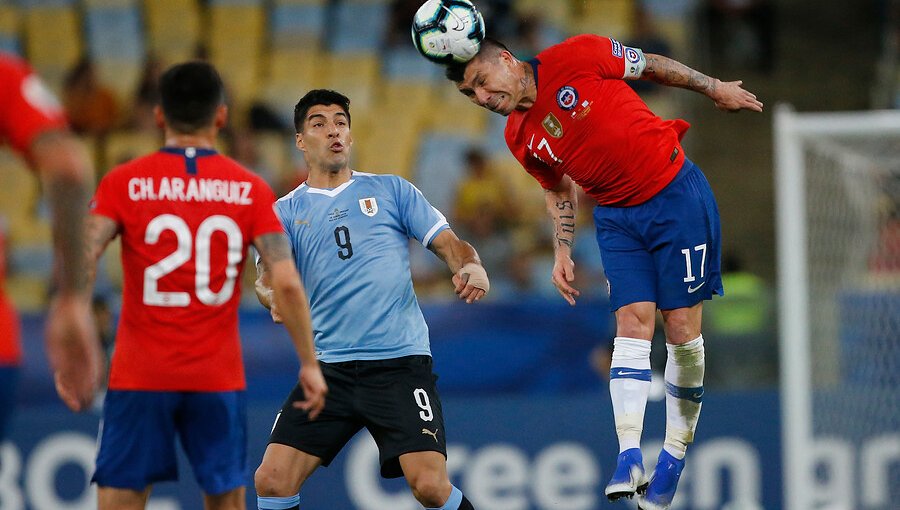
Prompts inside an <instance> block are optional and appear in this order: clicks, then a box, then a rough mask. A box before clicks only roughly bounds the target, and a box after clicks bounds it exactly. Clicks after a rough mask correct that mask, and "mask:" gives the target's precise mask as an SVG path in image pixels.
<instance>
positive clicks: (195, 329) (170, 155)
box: [91, 147, 283, 391]
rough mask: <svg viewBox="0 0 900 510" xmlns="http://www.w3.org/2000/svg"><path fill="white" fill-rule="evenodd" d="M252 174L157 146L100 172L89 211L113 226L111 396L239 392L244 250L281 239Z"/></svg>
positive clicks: (198, 152)
mask: <svg viewBox="0 0 900 510" xmlns="http://www.w3.org/2000/svg"><path fill="white" fill-rule="evenodd" d="M274 202H275V195H274V194H273V193H272V190H271V189H270V188H269V186H268V185H267V184H266V183H265V181H263V180H262V179H261V178H260V177H259V176H257V175H255V174H253V173H251V172H250V171H248V170H246V169H244V168H243V167H241V166H240V165H239V164H238V163H237V162H235V161H233V160H231V159H229V158H226V157H224V156H220V155H218V154H217V153H216V152H215V151H212V150H204V149H193V148H187V149H179V148H171V147H166V148H163V149H162V150H160V151H159V152H156V153H154V154H151V155H149V156H145V157H143V158H139V159H136V160H133V161H131V162H129V163H126V164H124V165H122V166H119V167H117V168H115V169H113V170H112V171H110V172H109V173H108V174H107V175H106V176H105V177H104V178H103V179H102V180H101V182H100V185H99V187H98V188H97V192H96V195H95V196H94V200H93V201H92V202H91V212H92V213H93V214H102V215H103V216H107V217H109V218H111V219H112V220H114V221H115V222H116V223H118V225H119V233H120V235H121V237H122V267H123V269H124V280H125V281H124V285H123V289H122V313H121V316H120V317H119V328H118V332H117V334H116V347H115V351H114V353H113V359H112V366H111V369H110V380H109V387H110V388H111V389H114V390H149V391H233V390H240V389H243V388H244V387H245V381H244V367H243V361H242V359H241V349H240V339H239V337H238V313H237V312H238V303H239V301H240V294H241V292H240V280H241V273H242V271H243V268H244V259H245V258H246V255H247V247H248V245H249V244H250V243H251V242H252V241H253V239H255V238H256V237H258V236H260V235H263V234H268V233H274V232H282V231H283V230H282V227H281V222H280V221H279V220H278V218H277V217H276V216H275V212H274V210H273V204H274Z"/></svg>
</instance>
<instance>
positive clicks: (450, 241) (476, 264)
mask: <svg viewBox="0 0 900 510" xmlns="http://www.w3.org/2000/svg"><path fill="white" fill-rule="evenodd" d="M428 249H430V250H431V251H433V252H434V253H435V255H437V256H438V257H440V258H441V260H443V261H444V262H446V263H447V267H449V268H450V271H452V272H453V277H452V281H453V287H454V290H455V291H456V295H457V296H459V298H460V299H465V300H466V303H474V302H475V301H478V300H479V299H481V298H483V297H484V295H485V294H487V293H488V291H490V290H491V283H490V281H489V280H488V276H487V272H486V271H485V270H484V267H483V266H482V265H481V259H479V258H478V252H476V251H475V248H474V247H472V245H471V244H469V243H467V242H465V241H463V240H462V239H460V238H458V237H456V234H455V233H454V232H453V231H452V230H450V229H449V228H448V229H446V230H444V231H443V232H441V233H440V234H438V235H437V237H435V238H434V240H433V241H431V245H430V246H429V247H428Z"/></svg>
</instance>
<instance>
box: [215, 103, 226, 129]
mask: <svg viewBox="0 0 900 510" xmlns="http://www.w3.org/2000/svg"><path fill="white" fill-rule="evenodd" d="M227 123H228V107H227V106H225V105H224V104H220V105H219V106H217V107H216V116H215V125H216V129H222V128H224V127H225V125H226V124H227Z"/></svg>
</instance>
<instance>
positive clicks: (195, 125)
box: [159, 61, 225, 133]
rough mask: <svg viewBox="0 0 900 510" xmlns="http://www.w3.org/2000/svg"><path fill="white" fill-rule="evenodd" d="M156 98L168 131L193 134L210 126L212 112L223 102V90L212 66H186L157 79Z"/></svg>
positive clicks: (220, 79) (180, 66) (177, 67)
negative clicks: (157, 95)
mask: <svg viewBox="0 0 900 510" xmlns="http://www.w3.org/2000/svg"><path fill="white" fill-rule="evenodd" d="M159 96H160V105H161V106H162V111H163V115H165V117H166V122H167V123H168V126H169V128H171V129H173V130H174V131H177V132H179V133H194V132H196V131H198V130H200V129H203V128H205V127H208V126H209V125H210V124H212V122H213V118H214V117H215V115H216V108H218V107H219V105H221V104H222V103H224V102H225V86H224V85H223V84H222V78H221V77H220V76H219V73H218V72H216V69H215V68H214V67H213V66H212V65H210V64H208V63H206V62H199V61H196V62H186V63H184V64H178V65H175V66H172V67H170V68H169V69H168V70H166V72H165V73H163V75H162V76H161V77H160V78H159Z"/></svg>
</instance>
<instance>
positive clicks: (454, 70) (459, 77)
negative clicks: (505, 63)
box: [444, 37, 509, 83]
mask: <svg viewBox="0 0 900 510" xmlns="http://www.w3.org/2000/svg"><path fill="white" fill-rule="evenodd" d="M501 51H509V48H507V47H506V45H505V44H503V43H502V42H500V41H498V40H497V39H494V38H493V37H485V38H484V40H483V41H481V47H480V48H479V49H478V53H476V54H475V56H474V57H472V59H471V60H469V62H472V61H474V60H475V59H478V58H484V57H495V56H497V55H499V54H500V52H501ZM469 62H454V63H452V64H448V65H447V69H446V70H445V71H444V76H446V77H447V79H448V80H450V81H452V82H454V83H460V82H462V81H463V77H464V75H465V74H466V67H467V66H468V65H469Z"/></svg>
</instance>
